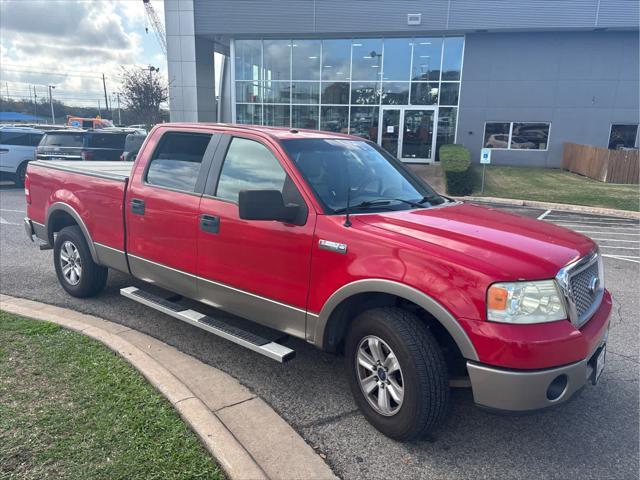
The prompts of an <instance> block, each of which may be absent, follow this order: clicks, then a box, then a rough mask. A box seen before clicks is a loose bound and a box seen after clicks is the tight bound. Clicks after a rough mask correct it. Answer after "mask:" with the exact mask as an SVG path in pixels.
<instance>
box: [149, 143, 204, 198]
mask: <svg viewBox="0 0 640 480" xmlns="http://www.w3.org/2000/svg"><path fill="white" fill-rule="evenodd" d="M210 140H211V134H203V133H188V132H167V133H165V134H164V135H163V136H162V139H161V140H160V144H159V145H158V147H157V148H156V150H155V152H154V153H153V157H151V160H150V162H149V165H148V166H147V173H146V175H145V182H146V183H147V184H148V185H151V186H157V187H163V188H169V189H171V190H180V191H183V192H188V193H192V192H194V191H195V187H196V182H197V181H198V176H199V175H200V168H201V166H202V161H203V159H204V155H205V152H206V151H207V147H208V146H209V142H210Z"/></svg>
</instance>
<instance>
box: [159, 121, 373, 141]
mask: <svg viewBox="0 0 640 480" xmlns="http://www.w3.org/2000/svg"><path fill="white" fill-rule="evenodd" d="M161 125H162V126H163V127H169V128H171V127H183V128H184V127H198V126H200V127H211V128H215V129H220V130H225V129H234V130H246V131H250V132H260V133H263V134H265V135H268V136H270V137H272V138H274V139H277V140H290V139H296V138H342V139H344V138H348V139H352V140H362V138H361V137H354V136H353V135H347V134H345V133H337V132H325V131H321V130H308V129H303V128H287V127H268V126H262V125H242V124H235V123H200V122H180V123H163V124H161Z"/></svg>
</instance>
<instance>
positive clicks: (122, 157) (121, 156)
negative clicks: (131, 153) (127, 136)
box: [120, 153, 124, 162]
mask: <svg viewBox="0 0 640 480" xmlns="http://www.w3.org/2000/svg"><path fill="white" fill-rule="evenodd" d="M120 161H121V162H124V153H121V154H120Z"/></svg>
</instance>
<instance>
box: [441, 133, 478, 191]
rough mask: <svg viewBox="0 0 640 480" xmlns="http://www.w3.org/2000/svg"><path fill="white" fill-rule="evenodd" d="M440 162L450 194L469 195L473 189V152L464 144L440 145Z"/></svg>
mask: <svg viewBox="0 0 640 480" xmlns="http://www.w3.org/2000/svg"><path fill="white" fill-rule="evenodd" d="M440 163H441V164H442V171H443V172H444V179H445V182H446V184H447V193H448V194H449V195H469V194H470V193H471V191H472V190H473V172H472V170H471V152H469V150H467V149H466V148H465V147H463V146H462V145H443V146H442V147H440Z"/></svg>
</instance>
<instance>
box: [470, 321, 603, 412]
mask: <svg viewBox="0 0 640 480" xmlns="http://www.w3.org/2000/svg"><path fill="white" fill-rule="evenodd" d="M607 336H608V329H605V333H604V335H603V336H602V337H601V338H600V339H599V341H598V342H597V344H596V348H595V349H594V350H593V351H592V352H591V353H590V354H589V355H588V356H587V357H586V358H584V359H583V360H581V361H579V362H576V363H572V364H569V365H564V366H562V367H555V368H548V369H543V370H533V371H526V370H508V369H503V368H495V367H492V366H489V365H483V364H481V363H476V362H471V361H469V362H467V369H468V371H469V379H470V380H471V388H472V390H473V399H474V401H475V403H476V404H477V405H479V406H481V407H485V408H489V409H491V410H500V411H510V412H526V411H531V410H540V409H544V408H547V407H551V406H554V405H557V404H560V403H563V402H566V401H567V400H569V399H570V398H571V396H572V395H573V394H574V393H576V392H577V391H578V390H580V389H581V388H582V387H584V385H585V384H586V383H587V382H588V381H590V380H592V379H593V375H594V361H595V357H596V356H597V355H598V354H599V352H600V350H601V348H602V347H603V346H604V345H605V343H606V341H607Z"/></svg>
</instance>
